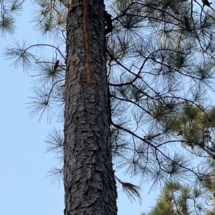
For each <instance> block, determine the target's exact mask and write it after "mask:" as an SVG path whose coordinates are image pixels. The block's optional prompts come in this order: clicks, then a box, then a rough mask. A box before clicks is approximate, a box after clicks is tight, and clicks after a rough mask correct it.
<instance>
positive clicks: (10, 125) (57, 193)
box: [0, 2, 155, 215]
mask: <svg viewBox="0 0 215 215" xmlns="http://www.w3.org/2000/svg"><path fill="white" fill-rule="evenodd" d="M31 13H32V11H31V9H30V3H29V2H28V5H26V7H24V10H23V12H22V16H21V17H20V19H19V20H18V22H17V23H16V26H17V30H16V33H15V34H14V35H13V36H10V37H9V36H7V37H6V38H3V37H1V43H0V50H1V58H0V65H1V67H0V73H1V76H0V77H1V78H0V94H1V95H0V98H1V108H0V121H1V123H0V171H1V173H0V175H1V183H0V214H1V215H47V214H52V215H60V214H62V215H63V209H64V193H63V184H62V183H61V184H60V186H58V184H57V183H56V184H55V185H52V183H51V180H50V178H49V177H48V171H49V170H50V169H51V168H52V167H53V166H55V164H56V161H55V160H54V155H52V154H48V153H45V151H46V147H47V145H46V144H45V143H44V140H45V139H46V136H47V135H48V133H49V132H50V131H51V130H52V128H53V126H54V125H53V124H48V123H47V122H46V119H44V120H42V121H41V122H40V123H38V122H37V120H36V119H33V120H32V119H31V117H30V116H29V114H28V110H27V105H26V103H28V102H29V99H28V96H29V95H30V88H31V86H32V85H31V83H30V82H31V81H32V79H30V77H29V76H28V75H27V74H23V71H22V68H21V67H20V68H14V67H12V66H9V65H10V63H11V61H6V60H5V57H4V55H3V54H2V52H3V51H4V48H5V45H10V44H12V43H13V42H14V38H16V40H18V41H23V40H25V41H27V42H28V44H33V43H37V42H38V41H41V39H39V38H41V35H39V34H37V32H36V31H35V30H33V29H32V26H33V24H32V23H31V21H32V17H31V16H29V14H31ZM117 176H118V177H120V178H121V179H122V180H123V179H124V176H122V175H119V174H118V175H117ZM129 180H130V181H132V182H133V181H134V179H129V178H127V181H129ZM148 190H149V187H148V186H146V188H145V187H142V191H143V192H142V205H140V204H139V202H138V201H137V202H133V203H131V202H130V201H129V199H128V198H127V196H126V195H125V194H124V193H123V192H122V190H121V188H120V187H119V194H118V196H119V197H118V215H131V214H132V215H140V214H141V212H144V211H145V212H146V211H148V210H149V209H150V207H151V206H153V205H154V198H155V194H154V193H153V192H152V194H151V195H149V194H148Z"/></svg>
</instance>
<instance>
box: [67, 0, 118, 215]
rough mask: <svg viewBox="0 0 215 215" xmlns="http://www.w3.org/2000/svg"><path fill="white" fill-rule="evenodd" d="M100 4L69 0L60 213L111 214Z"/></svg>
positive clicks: (113, 186)
mask: <svg viewBox="0 0 215 215" xmlns="http://www.w3.org/2000/svg"><path fill="white" fill-rule="evenodd" d="M103 14H104V2H103V1H102V0H72V1H71V2H70V5H69V7H68V20H67V44H66V49H67V62H66V63H67V72H66V83H65V125H64V133H65V147H64V188H65V210H64V214H65V215H75V214H76V215H83V214H87V215H115V214H117V207H116V197H117V192H116V182H115V178H114V171H113V167H112V155H111V145H110V129H109V123H110V122H109V114H110V113H109V103H108V85H107V77H106V59H105V35H104V18H103Z"/></svg>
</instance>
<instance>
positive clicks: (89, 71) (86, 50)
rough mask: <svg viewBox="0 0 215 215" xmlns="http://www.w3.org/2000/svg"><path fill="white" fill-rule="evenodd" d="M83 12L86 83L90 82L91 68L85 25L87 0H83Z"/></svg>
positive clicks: (86, 27)
mask: <svg viewBox="0 0 215 215" xmlns="http://www.w3.org/2000/svg"><path fill="white" fill-rule="evenodd" d="M83 5H84V13H83V25H84V50H85V57H86V59H85V69H86V79H87V84H89V83H90V82H91V77H90V76H91V69H90V52H89V31H88V26H87V11H88V0H83Z"/></svg>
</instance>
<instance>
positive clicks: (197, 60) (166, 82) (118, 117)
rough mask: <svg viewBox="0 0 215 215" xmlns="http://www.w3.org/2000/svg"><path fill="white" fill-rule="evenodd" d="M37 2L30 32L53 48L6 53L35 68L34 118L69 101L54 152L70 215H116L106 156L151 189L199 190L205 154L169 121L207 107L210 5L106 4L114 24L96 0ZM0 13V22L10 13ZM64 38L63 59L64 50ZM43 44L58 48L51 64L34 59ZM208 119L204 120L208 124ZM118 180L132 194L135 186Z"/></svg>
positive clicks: (180, 1) (122, 0)
mask: <svg viewBox="0 0 215 215" xmlns="http://www.w3.org/2000/svg"><path fill="white" fill-rule="evenodd" d="M35 2H36V3H37V6H39V8H40V10H39V13H37V15H38V16H37V17H36V20H37V25H36V27H38V29H40V30H42V34H46V33H50V35H54V36H55V44H54V45H50V44H36V45H32V46H29V47H26V46H25V44H24V45H19V44H18V47H15V48H14V47H8V49H7V51H6V54H7V55H8V56H9V57H12V58H14V57H15V58H16V59H15V64H18V63H21V64H22V65H24V66H25V68H28V67H29V66H30V64H31V63H35V64H36V67H37V69H38V70H39V73H37V74H36V75H34V77H36V78H38V82H36V84H37V87H35V88H34V92H35V94H36V96H32V99H33V105H32V108H33V109H32V113H33V114H35V115H36V114H38V113H39V114H43V113H44V110H49V107H50V106H51V104H52V103H54V102H57V101H60V104H65V115H64V116H65V126H64V132H65V138H64V141H63V142H64V144H62V143H57V144H56V145H54V147H53V149H55V146H60V147H63V151H64V154H63V157H64V170H63V171H64V183H65V193H66V195H65V202H66V209H65V214H66V215H68V214H75V213H76V211H78V213H80V214H81V213H85V212H86V213H93V214H95V213H98V214H106V213H107V214H111V213H116V206H115V200H116V187H115V181H114V177H113V176H114V172H113V170H112V164H111V162H112V161H111V159H112V156H111V149H112V153H113V155H114V158H115V165H116V167H119V168H125V169H126V172H127V173H130V174H131V175H132V176H139V177H140V178H141V179H142V180H143V181H146V180H150V182H152V184H153V185H156V184H157V182H161V183H164V182H166V181H167V180H169V179H175V180H181V181H184V182H187V179H188V178H189V180H193V182H194V183H199V182H200V181H202V180H203V179H204V178H205V177H206V176H207V175H209V174H211V173H213V170H212V168H206V167H208V165H205V160H206V159H207V158H208V156H211V155H209V154H208V151H206V150H202V154H198V153H195V154H193V152H192V151H190V148H189V147H190V146H189V147H187V145H188V144H187V145H186V144H182V141H181V139H180V138H179V137H180V136H178V135H177V134H176V132H175V131H176V130H174V123H175V121H174V120H172V119H174V118H177V117H178V113H180V112H181V110H182V109H183V106H184V104H189V105H192V106H195V107H198V108H201V109H202V110H203V113H207V111H208V109H210V108H208V106H209V104H208V103H207V100H206V99H205V98H207V97H208V95H207V93H206V92H207V90H208V89H210V88H209V87H210V86H211V85H210V81H211V80H213V77H214V69H213V68H214V66H215V63H214V62H215V61H214V60H215V59H214V51H215V43H214V41H215V40H214V39H215V31H214V23H215V18H214V16H213V8H212V6H211V5H207V4H205V3H204V4H201V3H199V2H197V1H194V0H190V1H184V0H161V1H154V0H114V1H108V0H107V1H105V4H106V10H108V11H109V13H111V14H112V19H111V20H110V17H111V16H110V15H108V16H107V13H106V12H105V8H104V2H103V1H101V0H97V1H96V0H88V1H87V0H72V1H68V2H67V1H59V0H58V1H57V0H37V1H35ZM110 3H111V4H110ZM1 4H2V5H3V6H2V8H3V9H4V8H6V7H5V5H4V4H6V2H5V1H1ZM7 4H10V2H7ZM2 11H3V13H2V14H3V15H2V14H1V15H2V20H4V17H5V14H8V16H9V15H10V13H7V11H6V12H5V11H4V10H2ZM2 23H3V24H4V25H3V24H1V25H0V27H1V29H9V26H10V24H11V23H12V22H2ZM5 23H6V24H7V25H5ZM105 24H106V26H107V27H106V31H105ZM66 26H67V27H66ZM65 29H66V30H65ZM111 30H112V32H111ZM65 32H66V33H65ZM105 33H109V34H107V35H105ZM65 38H66V39H65ZM65 40H66V52H67V56H66V57H65V55H64V54H63V51H62V50H63V49H64V46H60V42H61V41H63V43H64V42H65ZM41 46H44V47H47V48H53V49H54V50H55V55H54V56H53V57H52V59H51V60H50V59H43V58H39V57H36V56H35V52H31V50H33V48H38V47H41ZM105 53H107V55H106V56H105ZM105 57H107V64H106V60H105ZM65 59H66V65H65V63H64V61H65ZM105 64H106V65H105ZM105 66H107V71H106V68H105ZM64 72H65V73H66V76H65V78H64V77H63V76H64ZM106 72H107V73H106ZM106 75H107V77H106ZM108 87H109V90H108ZM108 91H109V92H108ZM62 95H63V96H62ZM62 98H63V99H62ZM54 105H56V103H54ZM56 107H57V108H58V107H59V106H56ZM60 107H62V105H61V106H60ZM206 116H207V115H206ZM213 119H214V118H213V116H208V121H211V120H213ZM186 123H187V124H189V120H188V121H187V122H186ZM209 124H210V123H209ZM184 128H189V126H187V125H185V126H184ZM179 131H180V130H179ZM110 135H111V136H110ZM189 135H190V134H189ZM198 135H200V134H197V136H198ZM190 137H192V136H190ZM54 139H57V138H54ZM57 140H58V139H57ZM192 141H193V142H194V143H192V144H194V145H195V144H196V143H195V141H194V139H192ZM188 143H189V141H188ZM205 143H206V142H205ZM208 143H209V142H207V144H208ZM198 144H199V143H198ZM198 144H197V145H198ZM176 145H177V147H175V146H176ZM211 145H212V144H210V145H209V146H210V147H209V149H210V153H212V154H214V151H213V149H211ZM199 146H200V144H199ZM181 148H183V150H181ZM179 149H180V150H179ZM204 149H208V148H207V147H205V148H204ZM185 152H186V153H185ZM194 158H200V159H201V161H202V162H200V163H201V167H202V168H200V166H196V164H195V163H192V162H191V160H193V159H194ZM188 176H189V177H188ZM116 178H117V177H116ZM117 181H118V182H120V183H121V184H122V185H124V186H125V187H126V186H127V188H130V194H131V195H132V194H134V195H137V196H138V192H137V189H136V188H137V187H135V186H133V185H132V184H129V183H123V182H122V181H121V179H118V178H117ZM82 200H83V201H82ZM100 200H101V201H100ZM85 210H86V211H85ZM87 210H89V211H88V212H87ZM94 210H96V212H95V211H94ZM84 211H85V212H84ZM90 211H91V212H90ZM110 211H111V212H110Z"/></svg>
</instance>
